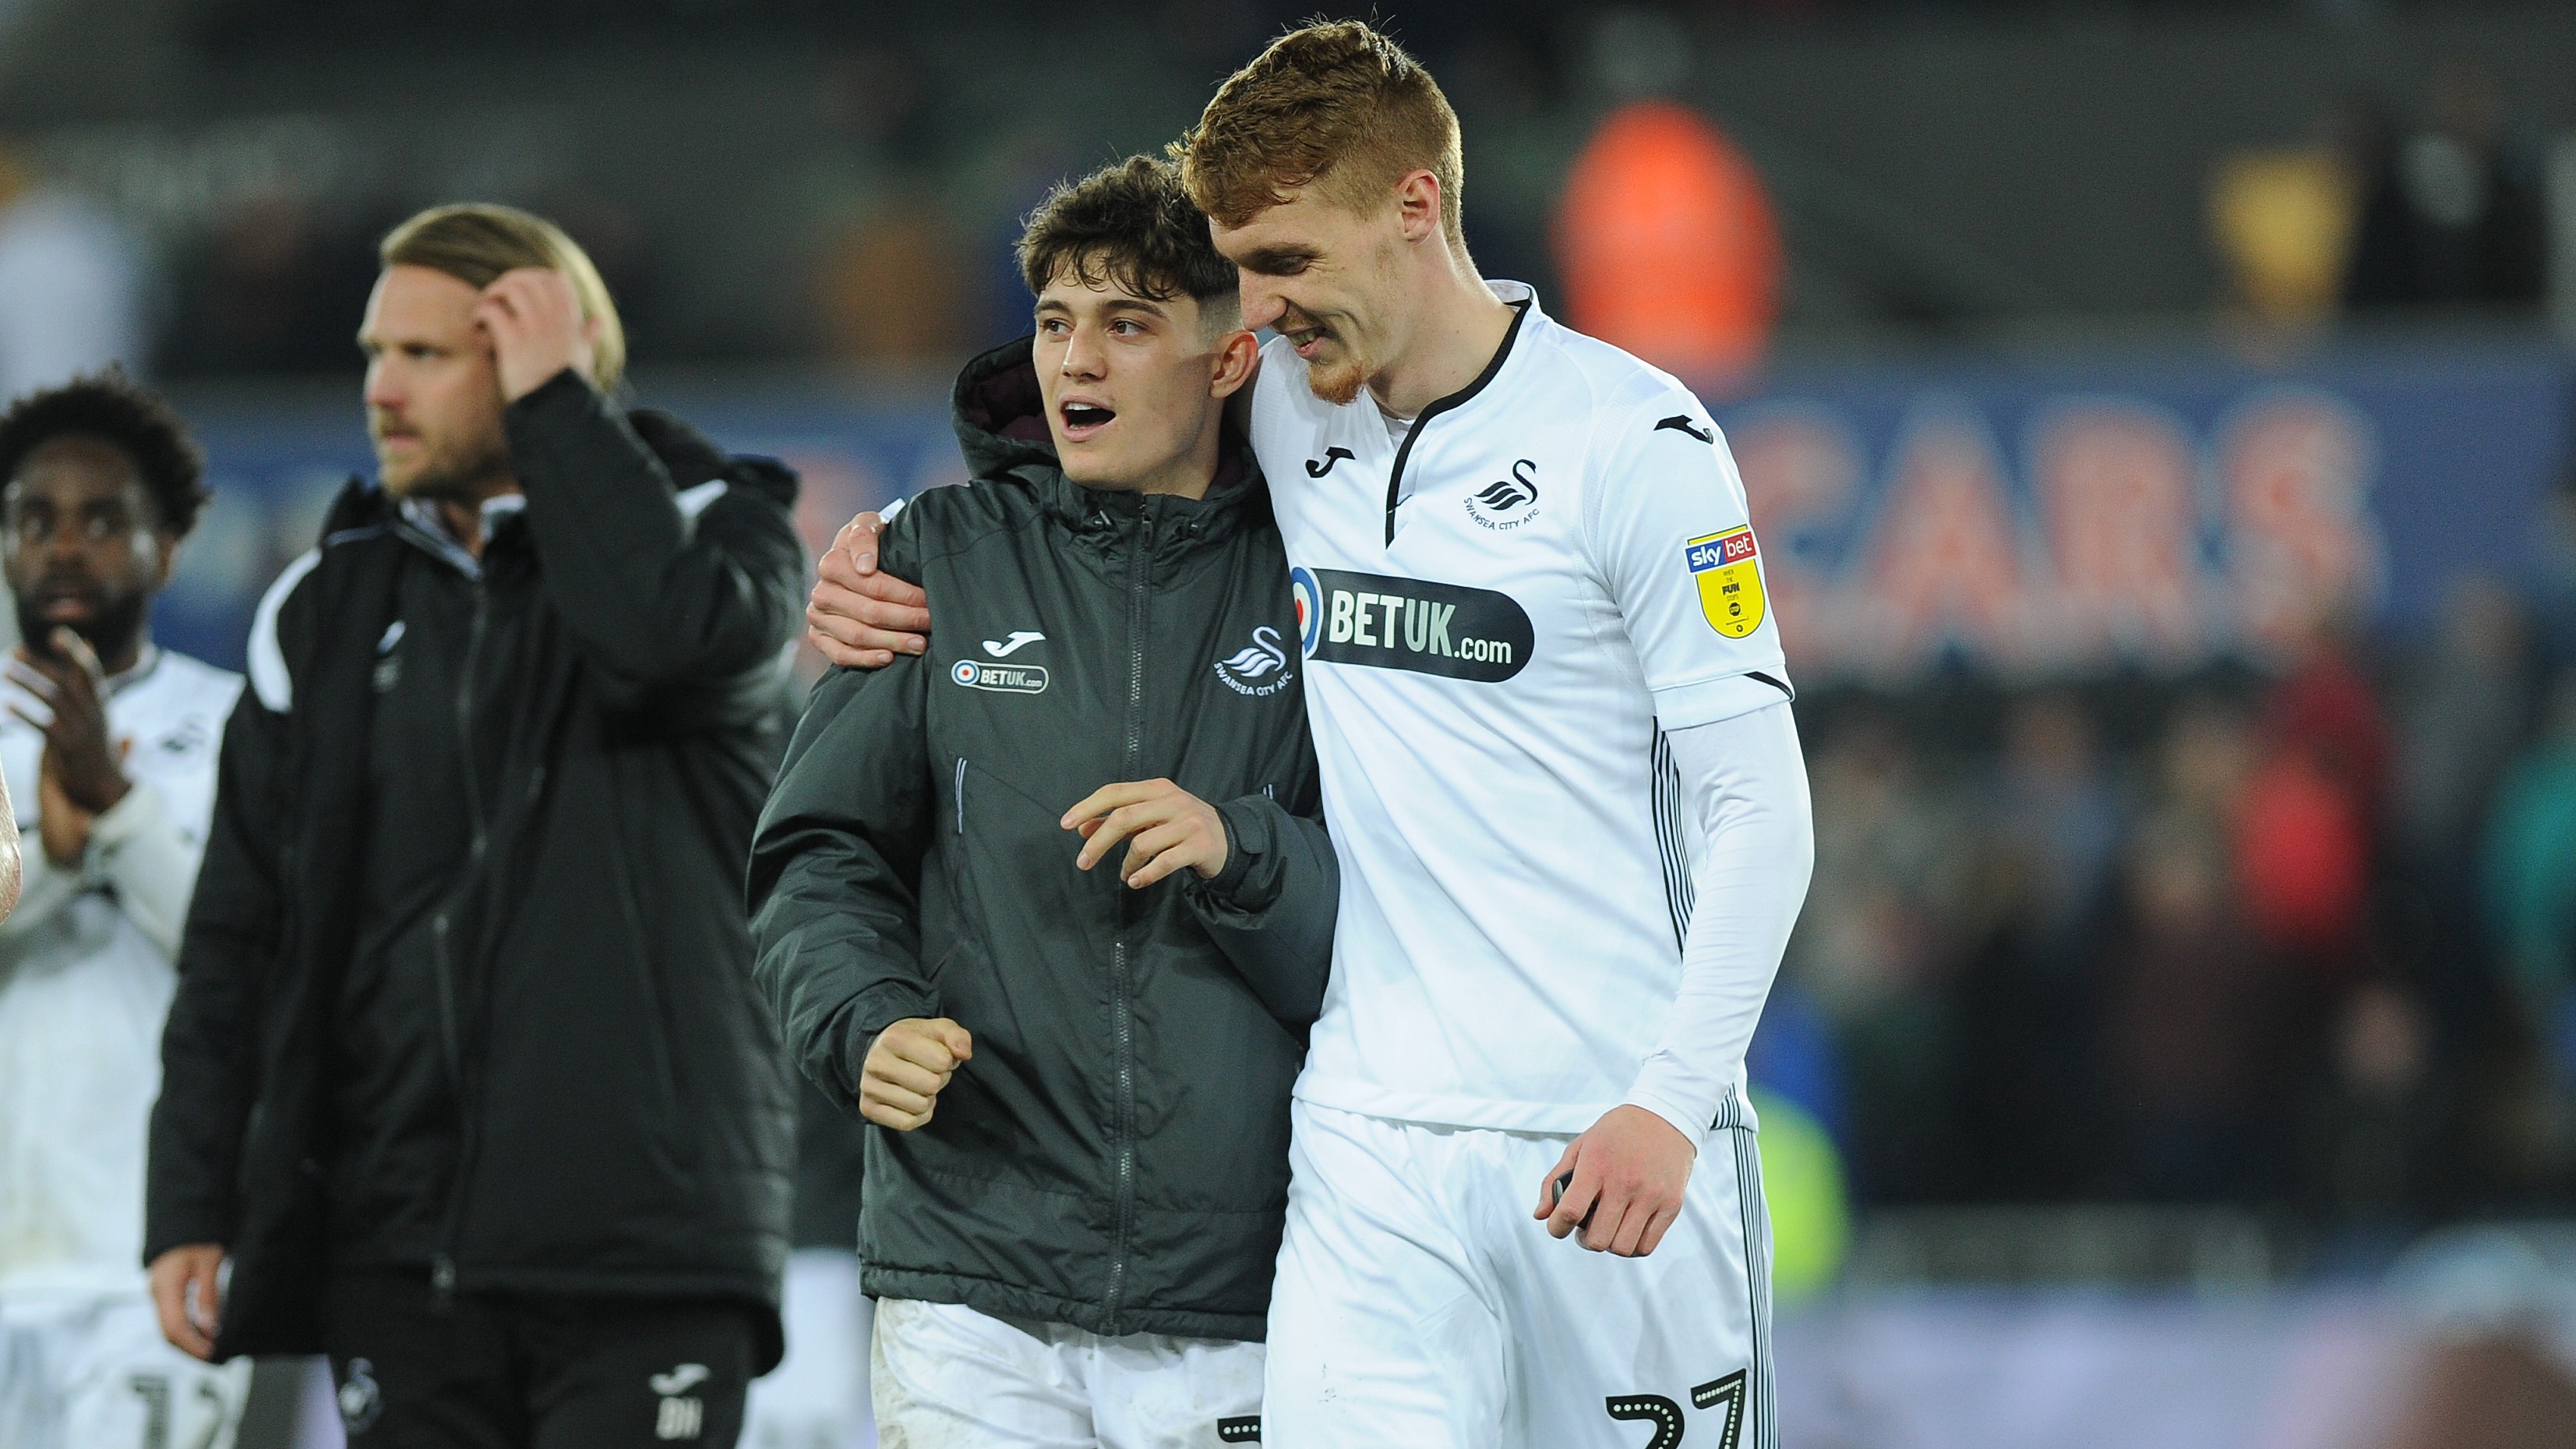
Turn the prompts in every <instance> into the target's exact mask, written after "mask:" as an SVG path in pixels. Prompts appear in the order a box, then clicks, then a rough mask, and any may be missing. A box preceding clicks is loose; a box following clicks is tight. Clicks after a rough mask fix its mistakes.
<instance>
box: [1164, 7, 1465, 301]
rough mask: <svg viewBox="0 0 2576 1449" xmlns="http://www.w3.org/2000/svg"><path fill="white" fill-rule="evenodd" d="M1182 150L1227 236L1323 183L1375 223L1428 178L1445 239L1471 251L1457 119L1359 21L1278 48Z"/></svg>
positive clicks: (1426, 78) (1192, 179)
mask: <svg viewBox="0 0 2576 1449" xmlns="http://www.w3.org/2000/svg"><path fill="white" fill-rule="evenodd" d="M1172 150H1173V153H1174V154H1175V155H1176V156H1177V157H1178V158H1179V159H1180V162H1181V174H1182V179H1183V181H1184V182H1185V183H1186V184H1187V185H1188V187H1189V191H1190V199H1191V200H1192V201H1194V202H1196V203H1197V204H1198V208H1199V210H1201V211H1204V212H1206V213H1207V214H1208V215H1209V216H1212V217H1214V218H1216V220H1217V221H1218V222H1219V223H1221V224H1222V225H1225V226H1241V225H1243V224H1244V223H1246V222H1248V221H1250V220H1251V219H1252V218H1253V217H1254V216H1256V215H1258V214H1259V213H1260V212H1262V211H1264V210H1266V209H1268V208H1270V207H1272V206H1276V205H1278V204H1280V203H1281V202H1284V201H1286V200H1287V199H1288V193H1289V192H1291V191H1294V190H1297V189H1298V188H1300V187H1304V186H1307V185H1309V184H1313V183H1317V182H1320V183H1322V185H1323V188H1324V194H1325V195H1326V196H1328V197H1329V198H1331V199H1332V200H1333V201H1334V202H1336V203H1338V204H1340V205H1342V206H1344V207H1347V208H1349V209H1351V210H1354V211H1358V212H1361V213H1363V214H1365V213H1368V212H1373V211H1375V210H1377V209H1378V207H1379V206H1380V205H1382V204H1383V203H1384V201H1385V198H1386V194H1387V192H1388V191H1389V190H1390V189H1392V188H1393V187H1394V185H1395V183H1396V182H1398V181H1400V180H1402V179H1403V178H1404V177H1405V176H1407V175H1409V174H1411V173H1412V172H1415V171H1428V172H1430V173H1431V175H1432V177H1433V178H1434V179H1435V180H1437V181H1438V182H1439V183H1440V225H1441V230H1442V231H1443V232H1444V233H1446V235H1447V236H1448V239H1449V244H1450V246H1451V247H1453V248H1455V249H1457V250H1458V251H1459V252H1460V253H1461V254H1464V252H1465V251H1466V246H1467V243H1466V231H1465V228H1464V226H1463V224H1462V223H1461V221H1460V212H1459V203H1460V198H1461V195H1462V193H1463V189H1464V187H1465V184H1466V162H1465V159H1464V156H1463V153H1462V150H1461V148H1460V145H1459V139H1458V113H1457V112H1456V111H1453V110H1451V109H1450V108H1449V98H1448V97H1447V96H1445V95H1442V94H1441V93H1440V85H1439V82H1437V81H1434V80H1433V79H1432V78H1431V72H1429V71H1427V70H1424V69H1423V68H1422V63H1421V62H1420V61H1417V60H1415V59H1414V58H1413V57H1412V56H1411V55H1408V54H1407V53H1405V49H1404V47H1402V46H1400V45H1398V44H1396V43H1395V42H1394V41H1393V40H1391V39H1389V38H1387V37H1386V36H1384V35H1382V34H1380V33H1378V32H1377V31H1376V30H1374V29H1372V28H1371V27H1369V26H1367V25H1363V24H1361V23H1360V22H1358V21H1356V20H1344V21H1336V22H1333V23H1329V24H1315V25H1309V26H1306V27H1305V28H1303V29H1301V30H1292V31H1290V32H1288V33H1287V34H1286V35H1283V36H1281V37H1279V38H1278V39H1277V40H1274V41H1272V42H1271V43H1270V48H1269V49H1267V50H1265V51H1263V52H1261V54H1260V55H1259V56H1258V57H1256V58H1255V59H1254V60H1253V62H1252V63H1251V64H1250V65H1247V66H1245V67H1244V68H1243V69H1241V70H1239V71H1236V72H1235V73H1234V74H1233V75H1232V76H1231V77H1229V78H1228V79H1227V81H1226V83H1225V84H1224V85H1223V86H1222V87H1220V88H1219V89H1218V90H1217V93H1216V98H1215V99H1214V100H1211V101H1209V102H1208V106H1207V110H1206V111H1205V112H1204V113H1203V114H1201V115H1200V117H1199V123H1198V125H1197V126H1196V127H1194V128H1193V129H1192V130H1191V131H1190V133H1189V134H1188V135H1186V136H1184V137H1182V138H1181V139H1180V140H1179V141H1178V142H1176V143H1175V144H1174V145H1173V148H1172Z"/></svg>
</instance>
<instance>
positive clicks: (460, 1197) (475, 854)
mask: <svg viewBox="0 0 2576 1449" xmlns="http://www.w3.org/2000/svg"><path fill="white" fill-rule="evenodd" d="M473 582H474V623H473V627H472V628H471V629H470V630H469V631H468V632H467V634H466V636H465V664H464V668H463V669H462V670H461V671H459V674H458V678H457V682H456V739H457V746H458V757H459V760H460V761H461V770H460V773H462V774H463V775H464V777H465V816H466V819H467V820H469V821H471V822H472V823H473V827H474V834H473V843H472V845H471V846H470V847H469V853H468V855H467V863H466V878H465V880H464V881H463V882H461V883H460V884H459V887H458V889H457V891H456V892H455V893H454V894H451V895H450V896H449V897H448V904H446V905H445V906H442V907H440V908H439V912H438V916H437V918H436V919H435V920H433V921H432V922H431V923H430V930H431V933H432V935H433V936H434V937H435V939H436V943H437V960H438V1029H439V1034H440V1035H441V1036H442V1037H443V1038H445V1041H444V1043H443V1044H444V1046H445V1047H446V1049H447V1080H448V1092H449V1094H450V1095H451V1096H452V1097H453V1098H454V1099H455V1102H456V1166H455V1168H454V1171H453V1175H452V1176H451V1177H450V1178H449V1181H448V1184H447V1211H446V1213H445V1222H444V1223H443V1224H442V1226H441V1227H440V1230H439V1247H438V1252H437V1253H436V1254H435V1255H433V1256H432V1257H431V1259H430V1266H429V1288H430V1301H431V1303H432V1304H433V1306H435V1307H436V1308H438V1309H440V1310H442V1311H443V1310H445V1309H446V1308H447V1307H448V1305H449V1304H451V1303H453V1302H454V1301H455V1296H456V1239H457V1233H458V1231H459V1228H460V1226H461V1222H462V1219H463V1216H464V1206H465V1178H466V1175H467V1173H468V1172H469V1171H470V1170H471V1168H472V1166H473V1161H474V1145H475V1133H474V1114H473V1112H472V1111H471V1110H470V1109H469V1108H468V1107H467V1105H466V1101H465V1050H464V1045H463V1033H462V1032H461V1031H460V1030H459V1029H458V1022H457V989H456V965H455V956H454V953H453V951H452V950H451V948H450V945H449V940H450V922H451V919H452V916H453V913H454V911H455V908H456V905H457V902H458V901H459V900H460V899H461V898H462V897H463V895H464V893H465V887H466V886H468V885H470V884H471V883H472V882H473V880H474V877H475V876H476V875H477V874H479V873H480V872H481V870H482V868H483V858H484V857H485V856H486V855H487V854H489V853H490V850H491V838H490V835H489V833H488V828H487V826H486V823H485V821H484V819H483V788H482V782H481V780H480V779H479V777H478V775H477V772H476V768H475V759H474V679H475V674H476V671H478V670H479V669H481V668H482V664H483V636H484V633H485V631H486V630H487V629H488V628H489V623H490V616H491V592H490V590H489V589H487V588H486V587H485V586H484V582H483V580H481V579H476V580H474V581H473Z"/></svg>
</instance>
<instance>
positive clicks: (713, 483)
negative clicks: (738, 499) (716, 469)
mask: <svg viewBox="0 0 2576 1449" xmlns="http://www.w3.org/2000/svg"><path fill="white" fill-rule="evenodd" d="M732 486H733V485H732V484H731V483H728V482H726V481H725V480H724V479H722V478H710V479H708V480H707V481H705V482H704V483H701V484H699V485H698V486H697V487H695V488H683V489H681V490H680V496H679V497H678V498H676V499H674V500H673V501H674V502H676V503H678V504H679V505H680V516H681V517H682V518H685V519H687V520H688V521H689V522H691V523H695V522H697V521H698V515H699V514H701V513H704V512H706V511H707V506H708V505H709V504H711V503H713V502H715V501H716V500H717V499H719V498H722V497H723V496H724V495H725V490H726V489H728V488H731V487H732Z"/></svg>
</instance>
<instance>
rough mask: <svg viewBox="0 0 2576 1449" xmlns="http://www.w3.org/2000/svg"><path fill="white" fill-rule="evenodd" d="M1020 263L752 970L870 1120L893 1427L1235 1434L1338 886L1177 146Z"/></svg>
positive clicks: (796, 1048) (1121, 173)
mask: <svg viewBox="0 0 2576 1449" xmlns="http://www.w3.org/2000/svg"><path fill="white" fill-rule="evenodd" d="M1020 257H1021V261H1022V265H1023V268H1024V270H1025V272H1026V275H1027V278H1028V282H1029V285H1030V288H1031V290H1033V291H1035V292H1036V293H1037V294H1038V301H1037V334H1036V336H1035V338H1034V339H1031V340H1024V341H1021V342H1016V343H1013V344H1011V345H1009V346H1007V347H1003V348H1000V349H998V350H996V351H994V352H992V353H989V354H987V355H985V356H984V357H982V358H979V359H977V360H976V361H975V362H974V363H972V364H970V365H969V366H968V367H967V369H966V372H965V374H964V376H963V377H961V378H960V379H959V381H958V384H957V391H956V404H955V405H956V414H957V431H958V435H959V437H960V439H961V440H962V441H963V442H964V444H965V448H966V453H967V458H968V461H969V463H970V465H971V466H972V471H973V473H974V477H975V482H974V483H972V484H970V485H969V486H966V487H960V488H941V489H934V490H932V491H930V492H928V493H925V494H923V495H922V496H921V497H919V498H917V499H915V500H913V502H912V504H911V505H910V507H908V508H907V509H905V510H904V511H903V513H902V514H901V516H900V517H899V518H898V519H897V520H896V521H895V523H894V524H893V526H892V527H891V528H890V529H889V530H888V532H887V534H886V538H885V550H886V552H885V558H886V567H888V568H890V569H892V570H894V571H896V572H897V573H901V574H904V575H905V576H907V577H911V578H917V579H919V580H920V581H921V583H922V584H923V586H924V587H926V588H927V589H928V590H929V593H930V596H931V598H932V599H933V600H934V601H936V602H935V607H937V608H938V609H939V610H940V611H941V614H940V617H941V619H942V621H943V625H942V632H941V633H940V634H939V635H938V637H937V638H935V639H934V640H933V641H932V642H931V646H930V649H929V652H928V653H927V654H926V655H921V656H907V657H905V658H903V659H900V660H898V661H897V662H896V663H895V664H894V665H893V666H892V667H890V668H887V669H884V670H882V671H879V672H877V673H873V674H868V673H858V672H851V671H842V672H839V673H835V674H834V675H832V676H830V677H829V678H827V679H826V680H825V681H824V682H823V683H822V684H821V685H819V686H818V687H817V688H816V690H815V693H814V696H813V699H812V702H811V703H810V704H809V705H808V707H807V710H806V714H805V719H804V722H803V723H802V725H801V726H800V727H799V728H798V730H797V732H796V737H795V740H794V742H793V743H792V744H791V745H790V746H789V751H788V758H787V763H786V765H785V767H784V769H783V770H782V771H781V773H780V776H779V781H778V785H777V787H776V789H775V791H774V792H773V793H772V795H771V797H770V801H769V805H768V808H767V810H766V811H765V812H764V813H763V815H762V820H761V828H760V833H759V837H758V840H757V842H756V844H755V846H754V851H753V856H752V869H751V891H752V900H753V904H754V907H755V911H756V916H755V920H754V928H753V929H754V935H755V937H756V939H757V941H758V944H759V948H760V957H759V964H758V968H757V969H758V972H759V975H760V978H761V980H762V983H763V984H764V985H765V986H766V987H767V988H768V991H769V994H770V998H771V1000H772V1002H773V1003H774V1004H775V1006H776V1008H777V1011H778V1015H779V1020H780V1022H781V1024H782V1025H783V1027H784V1028H785V1031H786V1034H787V1038H788V1045H789V1048H790V1050H791V1051H792V1052H793V1053H794V1054H795V1056H796V1058H797V1059H798V1060H799V1062H801V1064H802V1065H803V1067H804V1070H805V1072H806V1074H807V1075H808V1076H809V1077H811V1078H812V1080H813V1081H814V1082H815V1083H816V1084H817V1085H818V1086H820V1087H821V1088H822V1089H823V1091H824V1092H825V1094H826V1095H828V1096H831V1097H832V1098H834V1099H836V1100H837V1101H839V1102H841V1103H842V1104H843V1105H844V1106H845V1107H847V1108H849V1109H851V1110H853V1111H855V1112H857V1113H859V1114H860V1115H861V1116H863V1117H864V1118H865V1119H866V1120H867V1121H869V1122H870V1123H873V1124H875V1125H874V1127H873V1128H872V1129H871V1130H870V1132H869V1134H868V1144H867V1163H866V1186H865V1192H864V1195H863V1203H862V1207H861V1214H860V1229H859V1256H860V1259H861V1262H862V1264H863V1273H864V1275H865V1282H866V1286H867V1290H868V1292H869V1293H870V1294H872V1295H874V1296H875V1297H876V1298H877V1299H878V1306H877V1318H876V1340H875V1351H874V1356H873V1363H872V1370H871V1383H872V1387H873V1390H874V1395H875V1401H876V1416H877V1424H878V1429H879V1432H880V1433H881V1434H882V1435H884V1437H885V1440H886V1442H888V1443H904V1444H934V1443H936V1444H952V1443H954V1444H978V1445H996V1446H1010V1445H1041V1444H1043V1445H1064V1444H1099V1445H1103V1446H1135V1449H1144V1446H1161V1445H1181V1444H1193V1445H1195V1444H1209V1445H1213V1444H1217V1443H1221V1442H1248V1441H1249V1440H1250V1439H1251V1438H1253V1437H1254V1436H1255V1435H1257V1433H1258V1427H1259V1420H1258V1415H1259V1412H1260V1397H1261V1372H1262V1369H1261V1346H1260V1343H1259V1342H1258V1340H1259V1339H1260V1338H1261V1336H1262V1333H1263V1326H1264V1315H1265V1313H1266V1311H1267V1308H1268V1305H1269V1300H1270V1284H1271V1272H1272V1260H1273V1258H1274V1257H1275V1255H1276V1253H1277V1251H1278V1246H1279V1234H1280V1226H1281V1222H1282V1215H1283V1212H1284V1208H1285V1204H1286V1199H1287V1187H1288V1157H1287V1149H1288V1095H1289V1087H1290V1084H1291V1082H1292V1081H1293V1079H1294V1078H1295V1076H1296V1073H1297V1069H1298V1066H1299V1063H1300V1062H1301V1061H1302V1060H1303V1058H1304V1055H1305V1028H1306V1026H1307V1024H1308V1023H1309V1022H1311V1021H1312V1020H1313V1019H1314V1017H1315V1013H1316V1011H1317V1009H1318V1006H1319V1004H1320V1002H1321V1000H1322V997H1323V990H1324V978H1325V974H1326V971H1327V968H1328V965H1329V960H1330V954H1331V938H1332V927H1333V915H1334V909H1335V902H1336V899H1337V883H1336V877H1335V874H1334V864H1333V856H1332V849H1331V845H1330V842H1329V841H1328V840H1327V839H1326V838H1325V835H1324V831H1323V826H1322V823H1321V821H1320V820H1319V819H1318V818H1317V816H1318V812H1319V806H1318V803H1317V786H1316V765H1315V756H1314V749H1313V746H1312V745H1311V744H1310V743H1309V741H1308V738H1307V734H1306V722H1305V711H1304V694H1303V689H1304V681H1303V678H1302V677H1301V676H1302V673H1303V671H1302V668H1301V665H1302V662H1303V661H1302V660H1301V659H1300V657H1299V654H1298V649H1297V644H1296V640H1297V637H1298V629H1297V623H1296V614H1295V606H1294V604H1293V602H1292V600H1291V597H1290V594H1289V591H1288V588H1287V586H1286V585H1287V573H1288V564H1287V559H1286V556H1285V555H1284V553H1283V552H1282V551H1281V547H1280V542H1279V534H1278V531H1277V529H1276V528H1275V526H1274V525H1273V524H1272V521H1271V517H1270V511H1269V504H1268V495H1267V492H1266V490H1265V489H1264V488H1263V487H1262V484H1261V481H1260V479H1259V478H1258V477H1257V476H1256V475H1255V472H1254V470H1253V467H1252V464H1251V460H1250V458H1249V457H1248V455H1247V454H1246V452H1245V450H1244V448H1243V447H1242V444H1241V442H1240V441H1239V440H1236V439H1231V438H1229V437H1228V436H1227V435H1226V433H1225V429H1224V412H1225V403H1226V399H1227V398H1228V397H1229V396H1230V395H1231V394H1232V393H1233V392H1235V391H1236V390H1237V389H1238V388H1240V387H1241V386H1242V385H1243V383H1244V381H1245V379H1246V378H1247V377H1248V376H1249V375H1250V372H1251V367H1252V361H1253V353H1254V348H1253V340H1252V337H1251V335H1250V334H1249V333H1247V332H1245V331H1244V330H1243V328H1242V326H1241V321H1240V317H1239V314H1238V312H1237V308H1236V302H1235V273H1234V270H1233V269H1232V268H1231V267H1229V266H1228V265H1226V263H1225V262H1224V261H1223V259H1222V258H1220V257H1218V256H1217V254H1216V252H1215V250H1214V249H1213V248H1212V247H1211V245H1210V243H1209V240H1208V231H1207V226H1206V223H1205V222H1204V221H1203V220H1201V219H1200V218H1199V216H1198V215H1197V213H1196V212H1195V211H1193V210H1192V209H1191V207H1190V204H1189V201H1188V198H1187V197H1186V196H1185V195H1184V194H1183V193H1182V191H1181V188H1180V183H1179V178H1178V176H1177V174H1176V173H1175V172H1174V170H1173V169H1172V168H1171V167H1170V166H1169V165H1167V164H1165V163H1163V162H1160V161H1155V160H1148V159H1142V158H1139V159H1137V160H1133V161H1130V162H1127V163H1125V164H1123V165H1120V166H1114V167H1111V168H1109V169H1107V170H1105V171H1103V172H1100V173H1098V174H1096V175H1093V176H1091V177H1089V178H1087V179H1085V180H1084V181H1082V182H1080V183H1079V184H1076V185H1073V186H1070V187H1066V188H1060V189H1059V190H1058V191H1057V192H1056V193H1055V194H1054V195H1053V196H1051V197H1049V198H1048V200H1047V202H1046V203H1045V204H1044V205H1043V206H1041V207H1040V208H1039V210H1038V211H1037V213H1036V214H1035V215H1034V216H1033V217H1032V218H1031V220H1030V222H1029V226H1028V231H1027V234H1026V236H1025V237H1024V238H1023V239H1022V241H1021V244H1020ZM949 620H955V621H957V622H954V623H949V622H946V621H949Z"/></svg>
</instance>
